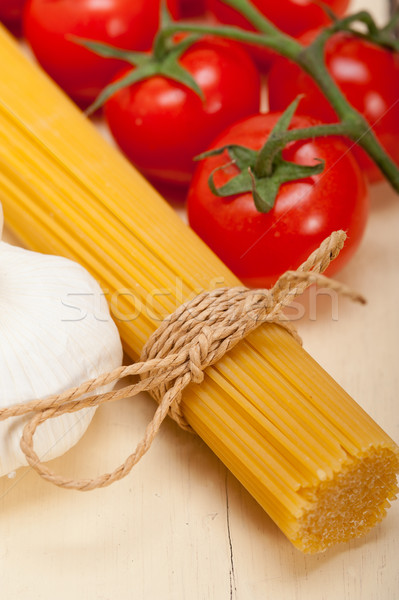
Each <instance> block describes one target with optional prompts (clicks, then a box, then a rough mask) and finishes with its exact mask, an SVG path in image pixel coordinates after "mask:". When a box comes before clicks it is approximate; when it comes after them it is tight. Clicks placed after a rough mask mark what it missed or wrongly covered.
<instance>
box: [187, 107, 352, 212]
mask: <svg viewBox="0 0 399 600" xmlns="http://www.w3.org/2000/svg"><path fill="white" fill-rule="evenodd" d="M300 99H301V96H298V98H296V100H294V102H292V103H291V104H290V106H289V107H288V108H287V109H286V110H285V111H284V112H283V114H282V115H281V117H280V119H279V120H278V121H277V123H276V125H275V126H274V128H273V129H272V131H271V133H270V135H269V137H268V139H267V141H266V143H265V144H264V145H263V147H262V148H261V149H260V150H259V152H257V151H256V150H252V149H251V148H247V147H245V146H240V145H238V144H230V145H228V146H223V147H221V148H217V149H215V150H210V151H209V152H204V153H203V154H200V155H199V156H197V157H196V160H202V159H205V158H208V157H210V156H215V155H218V154H222V153H223V152H225V151H227V153H228V155H229V158H230V159H231V161H230V162H228V163H227V164H225V165H222V166H221V167H217V168H216V169H214V170H213V171H212V173H211V174H210V176H209V179H208V184H209V187H210V189H211V191H212V192H213V193H214V194H215V195H216V196H220V197H228V196H233V195H235V194H241V193H244V192H252V195H253V199H254V202H255V206H256V209H257V210H258V211H259V212H261V213H266V212H269V211H270V210H271V209H272V208H273V206H274V203H275V200H276V197H277V194H278V192H279V189H280V187H281V186H282V185H283V184H284V183H287V182H289V181H297V180H300V179H307V178H309V177H312V176H314V175H318V174H319V173H321V172H322V171H323V169H324V161H322V160H319V159H318V158H315V161H316V164H314V165H299V164H297V163H293V162H289V161H286V160H284V158H283V156H282V152H283V149H284V147H285V146H286V145H287V143H288V142H289V141H293V139H290V134H291V136H292V134H293V133H294V134H295V135H294V138H295V139H296V140H300V139H308V138H311V137H315V136H316V135H317V132H318V129H319V126H317V125H316V126H314V127H309V128H307V129H295V130H290V131H288V127H289V125H290V123H291V121H292V118H293V116H294V113H295V111H296V109H297V107H298V104H299V101H300ZM340 125H341V124H334V125H331V126H330V125H321V126H320V127H321V128H323V129H324V130H325V128H327V129H326V130H325V131H326V135H331V128H332V127H333V130H334V132H335V133H336V132H339V133H341V131H342V127H340ZM231 165H234V166H235V167H236V169H238V171H239V173H238V174H237V175H235V176H234V177H232V178H231V179H229V180H228V181H227V183H224V184H223V185H221V186H219V187H217V186H216V184H215V175H216V173H217V172H218V171H223V170H226V169H227V168H229V167H231Z"/></svg>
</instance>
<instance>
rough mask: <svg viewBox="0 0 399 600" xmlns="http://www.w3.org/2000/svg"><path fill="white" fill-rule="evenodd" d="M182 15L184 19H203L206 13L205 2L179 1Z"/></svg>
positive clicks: (201, 0) (195, 0)
mask: <svg viewBox="0 0 399 600" xmlns="http://www.w3.org/2000/svg"><path fill="white" fill-rule="evenodd" d="M179 6H180V14H181V16H182V17H183V18H189V17H201V16H202V15H203V14H204V13H205V8H206V3H205V0H179Z"/></svg>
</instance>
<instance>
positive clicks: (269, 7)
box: [207, 0, 349, 67]
mask: <svg viewBox="0 0 399 600" xmlns="http://www.w3.org/2000/svg"><path fill="white" fill-rule="evenodd" d="M207 3H208V8H209V10H210V11H211V13H212V14H213V15H214V16H215V17H216V19H217V20H218V21H220V22H221V23H228V24H229V25H235V26H236V27H242V28H243V29H248V30H251V31H255V27H254V26H253V25H251V24H250V23H249V22H248V21H247V19H246V18H245V17H243V16H242V15H240V14H239V13H238V12H237V11H236V10H235V9H234V8H232V7H231V6H228V5H227V4H225V3H224V2H223V0H207ZM252 4H253V5H254V6H255V7H256V8H257V9H258V10H259V11H260V12H261V13H262V14H263V15H264V16H265V17H266V18H267V19H269V21H271V22H272V23H273V24H274V25H276V26H277V27H278V28H279V29H281V30H282V31H284V33H288V34H289V35H292V36H294V37H299V36H300V35H302V34H303V33H304V32H305V31H309V30H311V29H315V28H316V27H323V26H324V25H327V24H329V23H330V22H331V21H330V19H329V17H328V15H327V13H326V12H325V11H324V10H323V8H322V6H321V2H318V1H316V0H252ZM324 4H325V5H326V6H327V7H328V8H330V9H332V10H333V11H334V12H335V13H336V14H337V15H343V14H344V13H345V11H346V9H347V8H348V5H349V0H324ZM250 48H251V52H252V54H253V56H254V58H256V60H258V61H259V62H260V63H261V65H262V66H264V67H269V66H270V64H271V63H272V61H273V60H274V58H275V57H276V56H277V55H276V54H275V53H273V52H272V51H271V50H268V49H267V48H266V49H263V48H259V46H258V47H255V46H250Z"/></svg>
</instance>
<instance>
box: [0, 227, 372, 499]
mask: <svg viewBox="0 0 399 600" xmlns="http://www.w3.org/2000/svg"><path fill="white" fill-rule="evenodd" d="M345 238H346V234H345V233H344V232H343V231H337V232H334V233H333V234H332V235H331V236H330V237H329V238H327V239H326V240H324V242H323V243H322V244H321V246H320V247H319V248H318V249H317V250H316V251H315V252H313V253H312V254H311V255H310V256H309V258H308V259H307V260H306V261H305V262H304V263H303V264H302V265H301V266H300V267H299V269H298V270H297V271H287V272H286V273H285V274H284V275H282V276H281V277H280V279H279V280H278V281H277V283H276V284H275V285H274V287H273V288H272V289H270V290H250V289H247V288H244V287H237V288H220V289H215V290H213V291H211V292H203V293H202V294H199V295H198V296H196V297H195V298H194V299H193V300H191V301H190V302H187V303H186V304H183V305H182V306H180V307H179V308H178V309H177V310H176V311H175V312H174V313H173V314H172V315H171V316H170V317H168V318H167V319H165V320H164V321H163V322H162V324H161V325H160V327H159V328H158V329H157V330H156V331H155V332H154V334H153V335H152V336H151V337H150V339H149V340H148V342H147V343H146V345H145V347H144V349H143V351H142V354H141V357H140V362H137V363H135V364H132V365H129V366H126V367H119V368H117V369H114V370H113V371H111V372H110V373H105V374H104V375H101V376H100V377H97V378H96V379H93V380H91V381H87V382H85V383H83V384H81V385H79V386H77V387H75V388H72V389H70V390H67V391H66V392H63V393H62V394H57V395H53V396H50V397H49V398H45V399H44V400H32V401H30V402H26V403H21V404H16V405H14V406H11V407H8V408H2V409H0V420H4V419H8V418H10V417H15V416H20V415H25V414H27V413H30V412H32V413H34V415H33V417H32V419H31V420H30V421H29V422H28V423H27V425H26V426H25V428H24V431H23V436H22V439H21V448H22V450H23V452H24V453H25V456H26V459H27V461H28V463H29V464H30V466H31V467H32V468H33V469H35V471H37V472H38V473H39V475H40V476H41V477H43V478H44V479H46V480H47V481H50V482H51V483H53V484H55V485H57V486H60V487H64V488H69V489H76V490H81V491H88V490H93V489H95V488H99V487H105V486H107V485H110V484H111V483H113V482H114V481H117V480H119V479H122V478H123V477H125V476H126V475H127V474H128V473H129V472H130V471H131V469H132V468H133V466H134V465H135V464H136V463H137V462H138V461H139V460H140V459H141V457H142V456H143V455H144V454H145V453H146V452H147V450H148V449H149V448H150V446H151V444H152V442H153V440H154V438H155V436H156V435H157V432H158V430H159V428H160V426H161V424H162V422H163V420H164V419H165V417H166V415H167V414H168V413H169V414H170V416H171V417H172V418H173V419H174V420H175V421H177V423H178V424H179V425H180V426H181V427H183V428H184V429H190V427H189V425H188V424H187V423H186V421H185V419H184V416H183V414H182V413H181V411H180V399H181V396H182V392H183V390H184V388H185V387H186V386H187V385H188V384H189V383H192V382H194V383H200V382H201V381H202V379H203V378H204V373H203V372H204V370H205V369H206V367H208V366H210V365H212V364H214V363H216V362H217V361H218V360H219V359H220V358H221V357H222V356H223V355H224V354H226V352H228V351H229V350H230V349H231V348H233V347H234V346H235V345H236V344H237V343H238V342H239V341H240V340H242V339H244V338H245V337H246V336H247V335H248V334H249V333H250V332H251V331H253V330H254V329H256V328H257V327H259V326H260V325H261V324H262V323H265V322H268V323H271V322H273V323H278V324H279V325H281V326H283V327H286V328H287V329H288V330H289V331H290V333H292V335H294V336H295V337H296V339H298V341H300V340H299V338H298V336H297V334H296V332H295V330H294V329H293V328H292V327H291V326H289V325H288V323H287V321H284V320H281V319H282V310H283V308H284V307H285V306H287V305H288V304H289V303H290V302H291V301H292V300H293V299H294V298H295V297H296V296H298V295H300V294H302V293H303V291H304V290H305V289H306V288H307V287H308V286H309V285H311V284H312V283H319V284H322V285H323V286H327V287H329V288H331V289H334V290H336V291H337V292H339V293H340V294H343V295H345V296H348V297H350V298H351V299H353V300H357V301H360V302H364V300H363V298H362V297H361V296H359V295H357V294H354V293H353V292H352V291H350V290H349V289H348V288H346V287H345V286H343V285H342V284H339V283H337V282H335V281H333V280H331V279H328V278H326V277H324V276H322V275H321V273H322V272H323V271H324V270H325V269H326V268H327V267H328V265H329V264H330V262H331V261H332V260H334V258H335V257H336V256H337V255H338V254H339V252H340V250H341V248H342V247H343V245H344V241H345ZM128 375H139V376H140V380H139V381H138V382H137V383H134V384H133V385H126V386H125V387H123V388H121V389H117V390H114V391H111V392H107V393H95V392H96V390H97V392H98V390H99V389H100V388H102V387H103V386H105V385H108V384H110V383H115V382H116V381H118V380H120V379H122V378H123V377H127V376H128ZM144 391H147V392H150V393H151V394H152V395H153V396H154V397H155V398H156V399H157V401H158V408H157V409H156V411H155V414H154V417H153V419H152V420H151V422H150V423H149V424H148V426H147V428H146V430H145V433H144V436H143V438H142V440H141V441H140V442H139V443H138V445H137V446H136V449H135V451H134V452H133V454H131V455H130V456H129V457H128V458H127V459H126V461H125V462H124V463H123V464H122V465H120V466H119V467H118V468H117V469H115V470H114V471H113V472H112V473H106V474H104V475H100V476H99V477H96V478H95V479H81V480H75V479H67V478H64V477H62V476H59V475H56V474H55V473H53V472H52V471H51V470H50V469H49V468H48V467H46V466H45V465H44V464H43V463H42V462H41V461H40V459H39V457H38V456H37V455H36V453H35V451H34V449H33V436H34V433H35V431H36V428H37V427H38V426H39V425H40V424H41V423H43V422H44V421H46V420H47V419H51V418H54V417H57V416H60V415H63V414H64V413H72V412H75V411H79V410H81V409H82V408H86V407H93V406H99V405H100V404H103V403H104V402H111V401H114V400H119V399H122V398H127V397H130V396H135V395H136V394H138V393H139V392H144Z"/></svg>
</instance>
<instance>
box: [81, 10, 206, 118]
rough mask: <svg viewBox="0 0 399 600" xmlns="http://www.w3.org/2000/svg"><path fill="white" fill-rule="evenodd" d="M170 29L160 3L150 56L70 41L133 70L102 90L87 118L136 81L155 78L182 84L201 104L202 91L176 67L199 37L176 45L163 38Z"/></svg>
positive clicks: (99, 43) (190, 36)
mask: <svg viewBox="0 0 399 600" xmlns="http://www.w3.org/2000/svg"><path fill="white" fill-rule="evenodd" d="M172 26H173V20H172V17H171V15H170V14H169V11H168V9H167V6H166V3H163V2H161V17H160V29H159V32H158V34H157V35H156V37H155V40H154V44H153V49H152V52H133V51H130V50H124V49H122V48H115V47H113V46H110V45H108V44H104V43H102V42H97V41H95V40H88V39H83V38H79V37H76V36H71V40H72V41H74V42H75V43H76V44H79V45H81V46H84V47H85V48H86V49H88V50H90V51H91V52H94V53H95V54H98V55H100V56H102V57H104V58H111V59H118V60H123V61H124V62H126V63H128V64H130V65H131V66H132V70H131V71H129V72H128V73H127V74H126V75H125V76H123V77H121V78H120V79H117V80H116V81H114V82H112V83H110V84H109V85H107V86H106V87H105V88H104V89H103V90H102V92H101V93H100V94H99V95H98V96H97V98H96V99H95V101H94V102H93V103H92V104H91V105H90V106H89V107H88V108H87V109H86V111H85V112H86V114H87V115H92V114H93V113H94V112H95V111H96V110H98V109H99V108H100V107H101V106H102V105H103V104H105V103H106V102H107V100H109V98H110V97H111V96H113V95H114V94H115V93H116V92H118V91H119V90H121V89H122V88H124V87H127V86H129V85H132V84H133V83H137V82H138V81H143V80H144V79H149V78H150V77H154V76H155V75H160V76H163V77H166V78H169V79H172V80H173V81H177V82H179V83H181V84H183V85H184V86H186V87H188V88H190V89H191V90H192V91H193V92H194V93H195V94H197V95H198V96H199V97H200V99H201V100H202V101H204V95H203V92H202V90H201V88H200V87H199V85H198V84H197V82H196V81H195V79H194V78H193V77H192V75H191V74H190V73H189V72H188V71H187V70H186V69H185V68H184V67H182V66H181V64H180V63H179V58H180V57H181V55H182V54H183V53H184V52H185V51H186V50H188V48H189V47H190V46H192V44H194V43H195V42H196V41H198V39H199V38H200V37H201V35H200V34H196V33H194V34H191V35H189V36H187V37H185V38H184V39H182V40H180V41H178V42H175V41H173V39H172V37H171V35H170V34H169V33H167V35H164V31H165V30H168V29H169V28H170V27H172Z"/></svg>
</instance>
